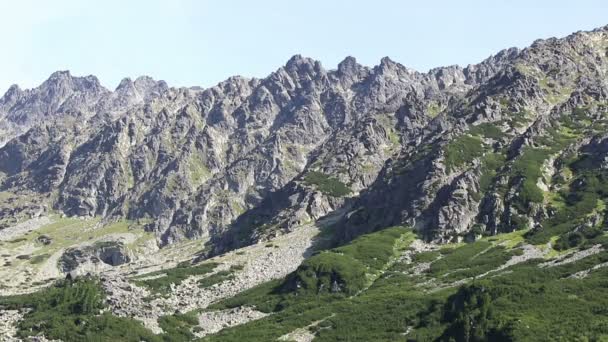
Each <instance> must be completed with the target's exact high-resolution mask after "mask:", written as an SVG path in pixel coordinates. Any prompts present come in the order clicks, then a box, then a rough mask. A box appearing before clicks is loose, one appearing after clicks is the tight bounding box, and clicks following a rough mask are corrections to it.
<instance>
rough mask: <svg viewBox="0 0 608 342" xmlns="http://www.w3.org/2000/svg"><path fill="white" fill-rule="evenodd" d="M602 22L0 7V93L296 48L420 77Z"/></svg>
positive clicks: (557, 4) (563, 17) (189, 81)
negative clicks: (59, 74) (391, 64)
mask: <svg viewBox="0 0 608 342" xmlns="http://www.w3.org/2000/svg"><path fill="white" fill-rule="evenodd" d="M606 24H608V1H606V0H576V1H565V0H538V1H534V0H525V1H524V0H511V1H507V0H494V1H491V0H467V1H449V0H445V1H438V0H424V1H405V0H402V1H398V0H373V1H371V0H370V1H359V0H344V1H339V0H335V1H332V0H303V1H291V0H257V1H256V0H234V1H230V0H216V1H206V0H198V1H197V0H183V1H179V0H166V1H161V0H18V1H17V0H0V34H1V37H0V41H1V44H2V50H0V93H4V90H6V89H7V88H8V87H9V86H10V85H11V84H13V83H17V84H19V85H20V86H21V87H22V88H31V87H33V86H37V85H38V84H40V83H41V82H42V81H44V80H45V79H46V78H48V76H49V75H50V74H51V73H52V72H54V71H56V70H66V69H67V70H71V71H72V74H74V75H89V74H93V75H96V76H97V77H99V79H100V80H101V82H102V84H103V85H104V86H106V87H108V88H110V89H114V88H115V87H116V86H117V85H118V83H119V81H120V80H121V79H122V78H123V77H127V76H128V77H132V78H135V77H137V76H140V75H149V76H152V77H154V78H156V79H163V80H166V81H167V82H168V83H169V85H172V86H194V85H199V86H204V87H207V86H211V85H214V84H215V83H217V82H219V81H221V80H223V79H225V78H227V77H229V76H231V75H235V74H239V75H243V76H248V77H263V76H265V75H267V74H268V73H270V72H272V71H274V70H275V69H277V68H278V67H279V66H280V65H283V64H284V63H285V62H286V61H287V60H288V59H289V57H291V56H292V55H294V54H296V53H299V54H302V55H304V56H308V57H312V58H315V59H318V60H320V61H321V62H322V64H323V65H324V67H325V68H328V69H333V68H335V67H336V64H337V63H338V62H339V61H341V60H342V59H343V58H344V57H345V56H348V55H352V56H354V57H356V58H357V60H358V61H359V62H360V63H362V64H365V65H370V66H371V65H375V64H378V62H379V60H380V58H382V57H384V56H389V57H391V59H393V60H395V61H397V62H400V63H402V64H404V65H406V66H408V67H410V68H413V69H417V70H420V71H426V70H428V69H429V68H432V67H437V66H442V65H450V64H460V65H467V64H470V63H476V62H478V61H480V60H482V59H484V58H486V57H488V56H489V55H491V54H493V53H495V52H497V51H499V50H501V49H503V48H506V47H511V46H518V47H525V46H527V45H529V44H530V43H531V42H532V41H534V39H536V38H547V37H552V36H564V35H567V34H569V33H571V32H573V31H577V30H589V29H592V28H595V27H599V26H604V25H606Z"/></svg>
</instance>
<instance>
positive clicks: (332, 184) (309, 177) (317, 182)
mask: <svg viewBox="0 0 608 342" xmlns="http://www.w3.org/2000/svg"><path fill="white" fill-rule="evenodd" d="M304 182H305V183H306V184H309V185H314V186H315V187H316V188H317V189H318V190H319V191H321V192H322V193H324V194H326V195H329V196H332V197H343V196H346V195H348V194H350V193H351V192H352V190H351V189H350V188H349V187H348V186H347V185H346V184H344V183H342V182H340V181H339V180H338V179H336V178H333V177H330V176H328V175H326V174H324V173H322V172H317V171H310V172H308V173H307V174H306V176H304Z"/></svg>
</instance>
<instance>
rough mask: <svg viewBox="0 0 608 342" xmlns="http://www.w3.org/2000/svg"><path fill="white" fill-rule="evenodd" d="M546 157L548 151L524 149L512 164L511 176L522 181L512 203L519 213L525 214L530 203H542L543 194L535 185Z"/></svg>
mask: <svg viewBox="0 0 608 342" xmlns="http://www.w3.org/2000/svg"><path fill="white" fill-rule="evenodd" d="M548 157H549V151H547V150H544V149H533V148H525V149H524V151H523V153H522V154H521V156H519V157H518V158H517V159H516V160H515V162H514V163H513V169H512V175H513V176H514V177H515V179H516V180H518V179H521V180H522V183H521V187H520V190H519V194H518V196H517V197H516V200H515V203H514V204H515V206H516V207H517V208H518V209H519V210H520V211H523V212H527V210H528V208H530V204H531V203H542V202H543V199H544V195H543V192H542V190H541V189H539V187H538V186H537V185H536V183H537V182H538V179H539V178H542V176H543V174H542V171H541V169H542V165H543V163H544V162H545V160H546V159H547V158H548Z"/></svg>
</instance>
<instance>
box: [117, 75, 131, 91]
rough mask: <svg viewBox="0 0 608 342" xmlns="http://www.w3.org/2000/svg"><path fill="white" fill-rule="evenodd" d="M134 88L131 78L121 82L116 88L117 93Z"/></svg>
mask: <svg viewBox="0 0 608 342" xmlns="http://www.w3.org/2000/svg"><path fill="white" fill-rule="evenodd" d="M132 86H133V80H131V78H130V77H125V78H123V79H122V80H120V83H119V84H118V86H117V87H116V90H115V91H120V90H124V89H126V88H130V87H132Z"/></svg>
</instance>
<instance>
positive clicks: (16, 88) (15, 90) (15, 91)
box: [0, 84, 23, 102]
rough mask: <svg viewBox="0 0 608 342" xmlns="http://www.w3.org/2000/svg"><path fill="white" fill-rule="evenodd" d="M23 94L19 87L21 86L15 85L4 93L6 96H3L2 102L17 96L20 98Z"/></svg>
mask: <svg viewBox="0 0 608 342" xmlns="http://www.w3.org/2000/svg"><path fill="white" fill-rule="evenodd" d="M21 93H23V90H22V89H21V88H20V87H19V85H17V84H13V85H11V86H10V87H9V88H8V90H7V91H6V93H4V96H2V98H1V99H0V101H1V102H6V101H8V100H10V99H12V98H15V97H16V96H18V95H19V94H21Z"/></svg>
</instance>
